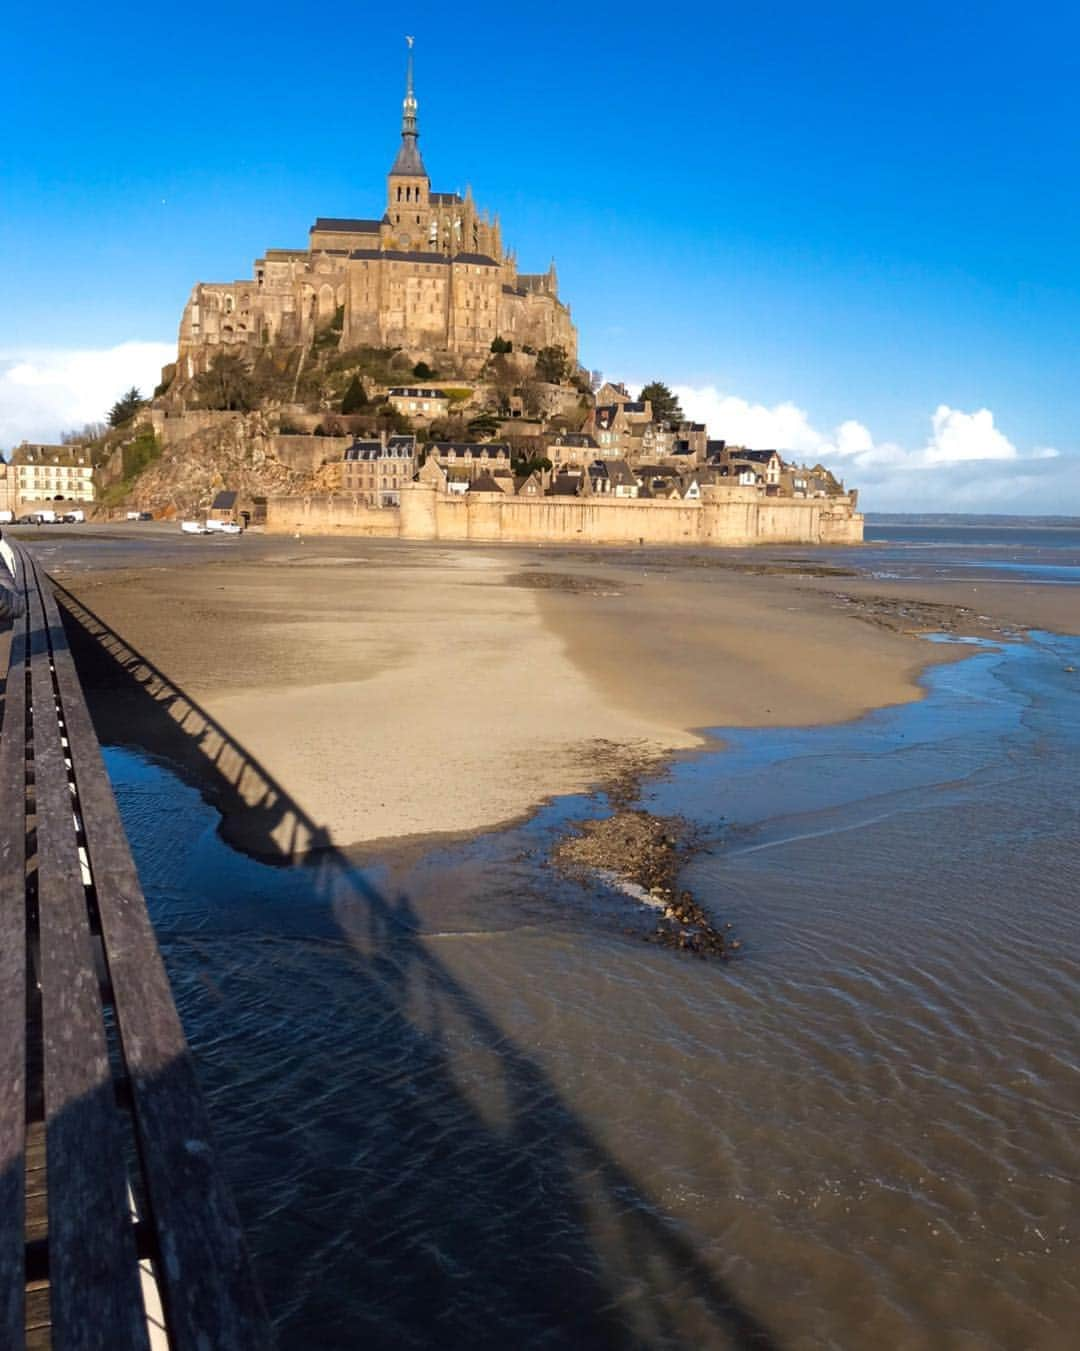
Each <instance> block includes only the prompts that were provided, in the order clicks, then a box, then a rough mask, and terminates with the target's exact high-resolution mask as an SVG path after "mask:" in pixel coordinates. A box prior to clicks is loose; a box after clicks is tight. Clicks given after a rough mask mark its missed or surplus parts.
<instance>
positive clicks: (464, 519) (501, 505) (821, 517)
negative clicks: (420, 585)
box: [266, 483, 863, 548]
mask: <svg viewBox="0 0 1080 1351" xmlns="http://www.w3.org/2000/svg"><path fill="white" fill-rule="evenodd" d="M855 505H856V499H855V496H854V495H847V496H843V497H831V498H777V497H773V498H767V497H763V496H762V494H761V493H760V491H759V490H758V489H756V488H749V487H745V488H744V487H730V488H728V487H707V488H704V489H703V490H702V498H701V501H700V502H685V501H662V500H644V501H642V500H641V499H636V498H615V499H608V500H605V499H603V498H597V497H589V498H578V497H546V498H527V497H512V496H509V495H507V494H505V493H501V492H494V493H482V492H480V493H478V492H468V493H464V494H461V495H458V494H448V493H443V492H440V491H439V489H438V488H437V487H436V486H435V485H434V484H427V483H412V484H410V485H409V486H408V487H406V488H404V489H403V490H402V493H401V507H400V509H399V510H393V509H382V510H379V509H375V508H368V507H365V506H362V505H360V504H358V503H357V502H356V501H355V499H354V498H353V497H352V496H351V495H348V496H347V495H344V494H342V495H339V496H334V497H322V498H314V497H309V498H275V499H272V500H271V501H270V502H269V503H268V505H267V527H266V528H267V530H268V531H271V532H280V533H286V532H287V533H295V532H296V531H300V532H307V533H312V534H358V535H376V534H378V535H382V536H397V537H399V538H401V539H417V540H421V539H431V540H472V541H475V542H476V543H507V544H509V543H517V544H580V543H588V544H660V545H664V544H666V545H680V544H681V545H691V546H699V547H700V546H716V547H721V548H722V547H737V546H739V545H753V544H861V543H862V537H863V518H862V516H861V514H860V513H859V512H858V511H856V510H855Z"/></svg>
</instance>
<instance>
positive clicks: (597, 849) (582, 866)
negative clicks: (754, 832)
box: [554, 809, 739, 957]
mask: <svg viewBox="0 0 1080 1351" xmlns="http://www.w3.org/2000/svg"><path fill="white" fill-rule="evenodd" d="M573 829H574V831H575V833H574V834H573V835H569V836H566V837H565V838H564V839H562V840H560V841H559V843H558V844H557V845H556V847H555V851H554V858H555V862H556V863H557V864H559V866H560V867H562V868H563V869H564V870H565V871H566V872H569V873H571V874H572V875H574V876H577V877H579V878H588V877H590V876H591V877H596V876H598V875H599V876H601V877H603V876H605V875H606V876H608V877H613V878H615V879H618V880H619V881H620V882H622V883H623V884H624V885H625V884H628V885H627V890H628V891H629V892H630V894H634V893H635V892H637V893H638V894H639V895H640V896H641V899H642V900H643V901H644V902H646V903H647V904H648V905H650V906H652V907H653V908H654V909H655V910H657V911H659V915H660V918H659V919H658V921H657V924H656V928H655V930H654V931H653V932H652V933H650V934H646V935H645V937H646V939H647V940H648V941H649V942H654V943H662V944H663V945H664V946H665V947H671V948H678V949H679V950H680V951H683V952H693V953H696V954H697V955H698V956H699V957H727V956H730V954H731V953H732V952H734V951H736V950H737V949H738V947H739V943H738V942H737V941H735V940H733V939H731V938H730V937H729V936H728V935H727V934H726V933H725V932H724V931H722V930H720V929H717V928H716V927H715V926H714V925H713V923H712V921H711V920H710V919H709V917H708V915H706V914H705V912H704V910H702V908H701V907H700V906H699V905H698V904H697V902H696V901H695V900H694V897H693V895H692V893H691V892H689V891H685V890H684V891H678V892H676V890H675V879H676V877H677V875H678V871H679V869H680V867H681V866H682V864H683V863H684V862H685V861H686V858H687V856H688V854H689V853H690V852H692V850H693V847H694V846H693V843H692V837H691V832H690V829H689V826H688V824H687V822H685V821H684V820H683V819H682V818H681V817H672V816H653V815H652V814H651V813H650V812H645V811H633V810H630V809H624V810H621V811H617V812H616V813H615V814H614V815H613V816H608V817H605V818H604V819H603V820H600V821H578V822H575V823H574V826H573ZM725 927H730V926H725Z"/></svg>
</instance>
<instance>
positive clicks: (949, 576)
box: [831, 515, 1080, 586]
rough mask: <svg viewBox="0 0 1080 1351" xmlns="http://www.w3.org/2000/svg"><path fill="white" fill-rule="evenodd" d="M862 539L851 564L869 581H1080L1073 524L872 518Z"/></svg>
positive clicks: (1078, 537)
mask: <svg viewBox="0 0 1080 1351" xmlns="http://www.w3.org/2000/svg"><path fill="white" fill-rule="evenodd" d="M865 537H866V543H865V545H864V547H863V548H861V549H859V550H858V554H857V558H856V559H855V560H854V561H856V562H857V566H858V567H859V568H860V569H861V570H863V571H866V572H869V574H870V575H871V576H872V577H879V578H883V579H886V578H887V579H897V580H905V581H906V580H911V579H914V578H932V579H933V580H935V581H970V580H972V579H973V578H977V577H979V576H980V575H981V576H982V577H984V578H986V579H987V580H990V579H991V578H992V579H993V580H995V581H1015V582H1040V583H1043V584H1046V585H1057V586H1061V585H1069V584H1071V585H1076V584H1077V583H1080V522H1077V521H1073V522H1072V523H1071V524H1058V525H1050V524H1047V523H1046V522H1045V521H1042V520H1040V519H1039V518H1038V517H1035V518H1030V519H1027V520H1025V519H1023V518H1016V520H1015V521H1013V523H1011V524H1009V525H1000V524H992V523H991V522H989V521H986V520H985V519H983V520H980V519H979V518H974V519H972V520H971V521H964V520H963V518H955V520H954V523H952V524H945V523H943V522H942V521H940V520H935V521H932V522H929V523H926V524H923V523H920V522H918V521H916V520H908V521H904V522H902V523H900V522H897V521H895V520H887V519H886V520H876V519H875V518H874V517H873V516H872V515H871V516H868V517H867V520H866V528H865ZM831 553H832V554H833V555H834V556H835V557H836V559H837V561H838V562H846V563H848V564H849V565H850V563H851V562H852V561H853V556H852V554H851V553H850V552H847V551H844V550H832V551H831ZM988 574H989V576H988Z"/></svg>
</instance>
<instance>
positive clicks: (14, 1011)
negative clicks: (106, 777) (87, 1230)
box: [0, 579, 27, 1351]
mask: <svg viewBox="0 0 1080 1351" xmlns="http://www.w3.org/2000/svg"><path fill="white" fill-rule="evenodd" d="M20 580H21V579H20ZM26 629H27V622H26V619H25V618H23V619H21V620H18V619H17V620H16V621H15V623H14V625H13V627H12V631H11V634H10V637H9V638H8V640H7V641H6V642H5V647H6V648H7V649H8V652H7V655H8V665H7V668H6V680H5V687H4V721H3V727H2V729H0V1346H5V1347H11V1348H12V1349H13V1351H20V1348H21V1347H22V1345H23V1329H24V1325H25V1311H24V1282H25V1276H24V1262H23V1243H24V1205H25V1200H24V1196H25V1182H24V1178H25V1168H26V1161H25V1155H26V980H27V977H26V642H27V637H26Z"/></svg>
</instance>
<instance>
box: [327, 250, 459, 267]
mask: <svg viewBox="0 0 1080 1351" xmlns="http://www.w3.org/2000/svg"><path fill="white" fill-rule="evenodd" d="M349 257H350V258H389V259H390V260H391V262H395V263H443V264H448V263H449V262H450V259H449V258H447V256H446V254H445V253H416V252H415V251H409V252H408V253H403V252H402V251H401V250H399V249H353V251H352V253H350V254H349Z"/></svg>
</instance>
